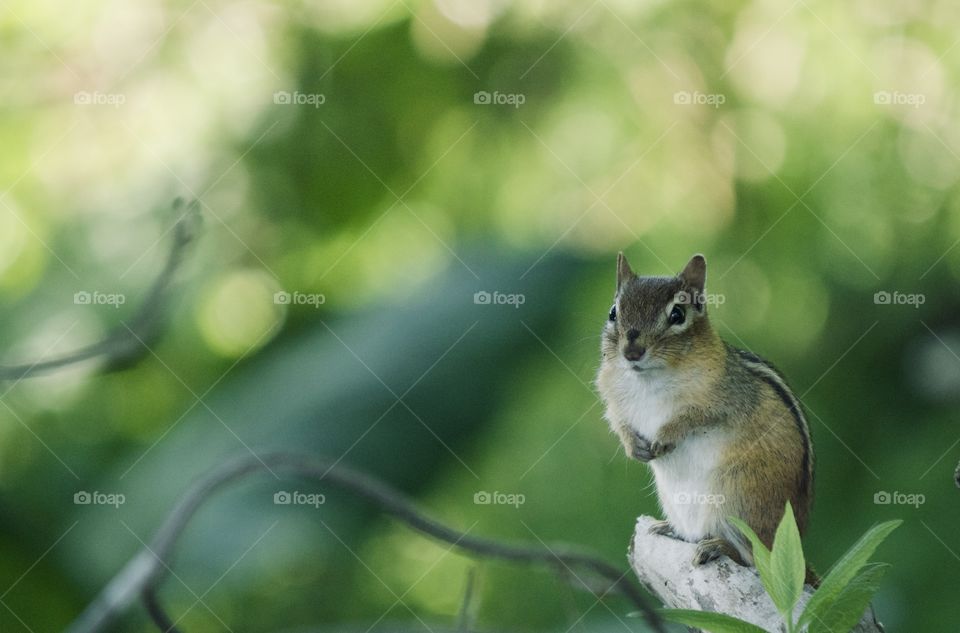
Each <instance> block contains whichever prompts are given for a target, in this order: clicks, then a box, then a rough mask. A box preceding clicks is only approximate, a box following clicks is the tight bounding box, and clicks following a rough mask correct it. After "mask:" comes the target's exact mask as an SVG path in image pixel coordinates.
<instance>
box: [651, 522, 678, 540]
mask: <svg viewBox="0 0 960 633" xmlns="http://www.w3.org/2000/svg"><path fill="white" fill-rule="evenodd" d="M647 532H648V533H650V534H656V535H658V536H668V537H670V538H675V539H678V538H680V535H679V534H677V533H676V532H674V531H673V526H672V525H670V522H669V521H654V522H653V523H652V524H651V525H650V528H649V529H648V530H647Z"/></svg>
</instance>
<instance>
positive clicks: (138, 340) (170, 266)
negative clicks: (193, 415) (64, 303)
mask: <svg viewBox="0 0 960 633" xmlns="http://www.w3.org/2000/svg"><path fill="white" fill-rule="evenodd" d="M174 210H175V211H177V212H179V213H180V217H179V218H178V219H177V223H176V224H175V225H174V228H173V243H172V244H171V247H170V251H169V255H168V256H167V261H166V264H165V265H164V267H163V270H162V271H161V272H160V274H159V275H158V276H157V278H156V279H155V280H154V282H153V284H152V285H151V286H150V289H149V290H148V291H147V295H146V298H145V299H144V300H143V303H142V304H141V305H140V307H139V309H138V310H137V312H136V313H135V314H134V315H133V317H132V318H131V319H130V320H129V322H128V323H124V324H121V325H120V326H118V327H116V328H114V329H113V330H112V331H111V332H109V333H108V334H107V335H106V336H105V337H104V338H103V339H101V340H99V341H97V342H96V343H93V344H91V345H87V346H86V347H82V348H80V349H78V350H75V351H73V352H70V353H69V354H65V355H63V356H60V357H57V358H53V359H50V360H45V361H36V362H32V363H23V364H20V365H0V381H5V380H20V379H22V378H27V377H30V376H36V375H39V374H45V373H49V372H52V371H55V370H57V369H61V368H63V367H68V366H70V365H75V364H77V363H81V362H83V361H87V360H90V359H93V358H97V357H103V358H104V359H106V361H107V367H108V368H109V369H116V368H118V367H123V366H127V365H129V364H131V363H133V362H135V361H136V360H138V359H139V358H141V357H142V356H143V355H145V354H146V353H147V350H146V348H145V346H144V343H145V342H146V343H149V342H150V341H151V340H154V339H155V338H156V337H157V335H158V334H159V332H160V326H161V324H162V323H163V319H164V316H165V312H166V310H165V309H164V308H165V305H164V304H165V302H166V294H167V290H168V289H169V287H170V283H171V281H172V280H173V276H174V273H176V271H177V268H178V267H179V266H180V262H181V261H182V259H183V254H184V252H185V250H186V247H187V245H188V244H189V243H190V242H192V241H193V239H194V238H195V237H196V234H197V227H198V224H199V217H200V216H199V211H198V210H197V207H196V204H189V205H186V204H184V203H183V201H182V200H180V199H177V200H176V201H175V202H174Z"/></svg>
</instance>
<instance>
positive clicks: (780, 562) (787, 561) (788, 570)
mask: <svg viewBox="0 0 960 633" xmlns="http://www.w3.org/2000/svg"><path fill="white" fill-rule="evenodd" d="M770 571H771V575H772V576H773V580H774V582H776V583H777V585H778V591H777V592H776V593H774V592H770V591H769V588H768V589H767V591H768V592H770V597H771V598H773V602H774V604H775V605H776V606H777V609H778V610H779V611H780V613H781V615H783V617H784V618H785V619H787V618H789V619H790V620H791V621H792V619H793V606H794V605H795V604H797V600H799V599H800V596H801V595H802V594H803V578H804V576H805V575H806V565H805V564H804V561H803V546H801V545H800V531H799V530H798V529H797V521H796V519H795V518H794V516H793V507H792V506H791V505H790V502H789V501H788V502H787V507H786V509H785V510H784V512H783V518H782V519H780V525H779V526H778V527H777V534H776V536H775V537H774V540H773V551H772V552H771V553H770ZM778 600H779V601H778Z"/></svg>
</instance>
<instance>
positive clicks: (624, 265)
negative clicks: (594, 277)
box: [617, 252, 636, 292]
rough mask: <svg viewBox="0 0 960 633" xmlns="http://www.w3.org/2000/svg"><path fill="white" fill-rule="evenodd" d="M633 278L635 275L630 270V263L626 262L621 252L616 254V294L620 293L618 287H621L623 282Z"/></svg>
mask: <svg viewBox="0 0 960 633" xmlns="http://www.w3.org/2000/svg"><path fill="white" fill-rule="evenodd" d="M634 277H636V275H635V274H634V273H633V271H632V270H631V269H630V263H629V262H627V258H626V257H625V256H624V254H623V253H622V252H620V253H617V292H619V291H620V286H622V285H623V284H624V282H626V281H629V280H631V279H633V278H634Z"/></svg>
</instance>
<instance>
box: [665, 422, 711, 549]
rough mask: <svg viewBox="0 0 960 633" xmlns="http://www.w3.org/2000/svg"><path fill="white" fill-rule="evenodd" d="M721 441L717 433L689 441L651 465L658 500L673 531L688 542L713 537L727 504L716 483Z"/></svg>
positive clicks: (695, 437) (685, 441)
mask: <svg viewBox="0 0 960 633" xmlns="http://www.w3.org/2000/svg"><path fill="white" fill-rule="evenodd" d="M724 443H725V442H724V439H723V438H722V437H720V434H719V433H718V432H717V431H710V432H707V433H705V434H701V435H696V436H693V437H689V438H687V439H685V440H684V441H683V442H681V443H680V444H679V445H678V446H677V447H676V448H675V449H674V450H673V451H672V452H670V453H669V454H667V455H664V456H663V457H660V458H658V459H655V460H653V461H652V462H650V468H651V469H652V470H653V474H654V477H655V478H656V482H657V496H658V497H659V499H660V506H661V507H662V508H663V512H664V514H665V515H666V519H667V520H668V521H669V522H670V525H671V526H673V529H674V531H675V532H676V533H677V534H678V535H679V536H681V537H682V538H684V539H685V540H688V541H698V540H700V539H702V538H705V537H707V536H716V535H717V533H718V532H717V530H718V529H719V526H720V524H721V523H722V521H723V517H724V516H725V515H724V512H723V505H724V503H725V501H726V499H725V498H724V496H723V495H722V494H721V492H720V490H719V488H718V486H717V484H716V482H717V476H716V475H717V472H716V471H717V468H718V466H719V463H720V459H721V457H722V454H723V447H724Z"/></svg>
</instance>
